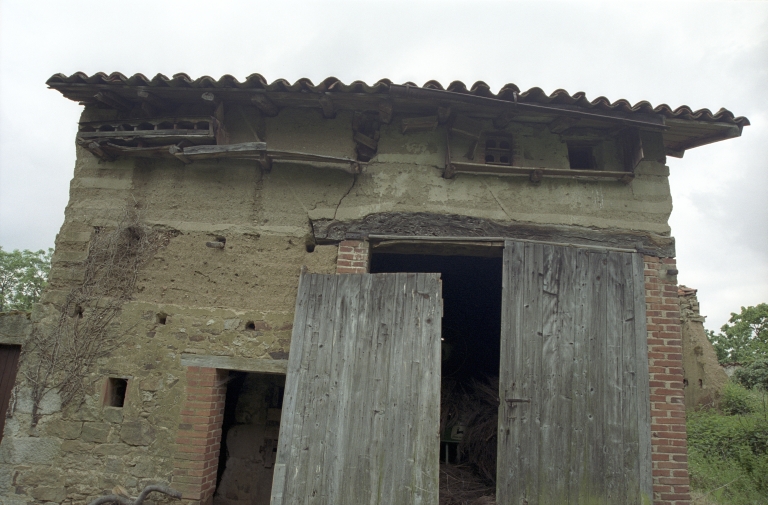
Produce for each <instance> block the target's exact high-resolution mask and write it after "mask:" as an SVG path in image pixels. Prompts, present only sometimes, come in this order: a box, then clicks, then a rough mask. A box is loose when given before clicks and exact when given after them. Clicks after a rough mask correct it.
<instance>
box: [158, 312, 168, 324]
mask: <svg viewBox="0 0 768 505" xmlns="http://www.w3.org/2000/svg"><path fill="white" fill-rule="evenodd" d="M155 321H157V324H165V323H166V322H167V321H168V314H166V313H165V312H158V313H157V316H155Z"/></svg>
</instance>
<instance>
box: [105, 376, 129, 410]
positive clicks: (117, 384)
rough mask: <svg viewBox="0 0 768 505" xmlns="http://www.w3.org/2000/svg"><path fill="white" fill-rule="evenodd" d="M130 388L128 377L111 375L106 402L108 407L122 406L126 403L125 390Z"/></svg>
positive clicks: (108, 381)
mask: <svg viewBox="0 0 768 505" xmlns="http://www.w3.org/2000/svg"><path fill="white" fill-rule="evenodd" d="M127 390H128V379H120V378H117V377H110V378H109V379H108V380H107V394H106V398H105V402H104V403H105V404H106V405H107V406H108V407H121V408H122V406H123V405H125V392H126V391H127Z"/></svg>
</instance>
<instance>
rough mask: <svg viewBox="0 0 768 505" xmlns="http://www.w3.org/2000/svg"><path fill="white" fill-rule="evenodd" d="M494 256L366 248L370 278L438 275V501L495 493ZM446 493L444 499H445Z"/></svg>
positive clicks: (497, 313) (497, 296)
mask: <svg viewBox="0 0 768 505" xmlns="http://www.w3.org/2000/svg"><path fill="white" fill-rule="evenodd" d="M498 253H499V254H498V256H494V257H488V250H486V251H484V255H485V256H444V255H428V254H396V253H389V252H388V253H377V252H376V251H375V249H374V251H373V254H372V256H371V267H370V271H371V273H387V272H390V273H393V272H428V273H429V272H439V273H440V274H441V278H442V282H443V286H442V287H443V320H442V366H441V413H440V433H441V437H440V439H441V444H440V461H441V471H440V493H441V501H440V503H454V502H455V503H464V502H465V501H466V502H467V503H469V501H471V499H475V498H480V497H482V496H487V495H489V494H494V493H495V478H496V440H497V439H496V433H497V432H498V377H499V363H500V355H499V353H500V344H501V340H500V339H501V283H502V268H503V267H502V258H501V249H500V248H499V251H498ZM459 482H460V484H459ZM448 493H451V494H452V495H451V496H446V495H447V494H448ZM473 496H474V497H475V498H473ZM454 498H455V499H454ZM467 500H469V501H467Z"/></svg>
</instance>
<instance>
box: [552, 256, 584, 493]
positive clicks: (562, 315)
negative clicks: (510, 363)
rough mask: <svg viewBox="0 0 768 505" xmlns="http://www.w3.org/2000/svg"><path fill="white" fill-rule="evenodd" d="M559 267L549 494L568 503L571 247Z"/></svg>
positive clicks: (575, 293) (574, 292)
mask: <svg viewBox="0 0 768 505" xmlns="http://www.w3.org/2000/svg"><path fill="white" fill-rule="evenodd" d="M561 254H562V266H561V268H560V272H561V273H560V279H561V281H560V288H559V329H560V334H559V348H558V361H557V377H556V379H557V380H556V383H555V391H554V394H555V397H556V398H557V411H556V412H555V418H556V419H557V426H556V429H555V433H554V435H555V437H554V446H553V450H552V452H554V454H555V456H554V460H553V467H554V474H555V476H556V479H557V484H556V486H555V489H556V494H555V495H554V496H553V499H554V500H555V501H554V502H556V503H569V502H570V501H571V497H570V491H571V477H572V476H571V469H572V461H573V460H574V459H575V460H578V456H577V455H576V456H575V455H574V453H573V452H572V446H571V436H572V435H571V430H572V428H573V425H574V424H575V423H578V421H577V420H574V419H573V403H574V396H575V388H574V383H575V382H576V380H577V378H576V374H577V368H576V366H575V361H576V358H575V356H576V355H575V349H574V345H575V338H576V322H575V316H576V312H577V307H578V304H579V295H580V289H579V285H578V268H577V254H578V249H576V248H575V247H566V248H562V253H561Z"/></svg>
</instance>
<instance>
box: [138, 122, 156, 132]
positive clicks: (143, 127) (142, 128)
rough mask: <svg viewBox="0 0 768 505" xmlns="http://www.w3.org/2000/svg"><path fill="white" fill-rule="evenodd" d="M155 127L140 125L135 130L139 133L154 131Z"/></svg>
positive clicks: (147, 124) (146, 124)
mask: <svg viewBox="0 0 768 505" xmlns="http://www.w3.org/2000/svg"><path fill="white" fill-rule="evenodd" d="M154 129H155V125H153V124H151V123H141V124H140V125H139V126H137V127H136V130H139V131H147V130H154Z"/></svg>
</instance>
